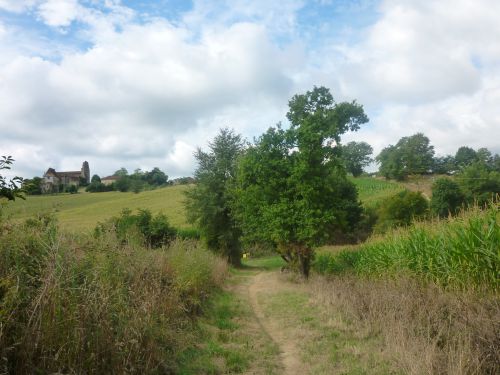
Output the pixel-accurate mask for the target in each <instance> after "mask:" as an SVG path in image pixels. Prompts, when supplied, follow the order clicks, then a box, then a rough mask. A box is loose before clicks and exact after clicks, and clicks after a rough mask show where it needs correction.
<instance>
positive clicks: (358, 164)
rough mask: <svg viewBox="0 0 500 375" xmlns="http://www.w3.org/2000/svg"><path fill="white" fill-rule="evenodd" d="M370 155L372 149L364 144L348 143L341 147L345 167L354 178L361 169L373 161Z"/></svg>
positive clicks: (361, 171)
mask: <svg viewBox="0 0 500 375" xmlns="http://www.w3.org/2000/svg"><path fill="white" fill-rule="evenodd" d="M372 154H373V148H372V146H370V145H369V144H368V143H366V142H349V143H347V144H346V145H345V146H342V158H343V159H344V162H345V167H346V169H347V172H350V173H352V175H353V176H354V177H358V176H360V175H361V173H363V168H364V167H366V166H367V165H368V164H370V163H371V162H372V161H373V159H372V158H371V155H372Z"/></svg>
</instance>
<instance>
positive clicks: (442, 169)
mask: <svg viewBox="0 0 500 375" xmlns="http://www.w3.org/2000/svg"><path fill="white" fill-rule="evenodd" d="M455 170H456V164H455V158H454V157H453V156H452V155H446V156H437V157H435V158H434V163H433V166H432V172H433V173H436V174H451V173H453V172H455Z"/></svg>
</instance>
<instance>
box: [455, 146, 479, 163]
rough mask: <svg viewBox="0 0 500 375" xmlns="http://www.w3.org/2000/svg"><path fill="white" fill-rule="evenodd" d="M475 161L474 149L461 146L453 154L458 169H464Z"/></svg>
mask: <svg viewBox="0 0 500 375" xmlns="http://www.w3.org/2000/svg"><path fill="white" fill-rule="evenodd" d="M476 160H477V154H476V151H474V149H472V148H470V147H467V146H462V147H460V148H459V149H458V150H457V153H456V154H455V163H456V164H457V167H459V168H465V167H467V166H469V165H471V164H472V163H474V162H475V161H476Z"/></svg>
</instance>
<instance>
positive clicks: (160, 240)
mask: <svg viewBox="0 0 500 375" xmlns="http://www.w3.org/2000/svg"><path fill="white" fill-rule="evenodd" d="M106 231H114V232H115V233H116V236H117V237H118V239H119V240H120V241H121V242H122V243H135V242H136V241H138V242H139V243H140V244H142V245H145V246H148V247H161V246H164V245H168V244H169V243H170V242H171V241H173V240H174V239H175V238H176V235H177V231H176V229H175V228H174V227H172V226H171V225H170V223H169V222H168V218H167V217H166V216H165V215H164V214H161V213H160V214H158V215H156V216H153V215H152V214H151V211H149V210H139V212H138V213H137V214H135V215H133V214H132V211H130V210H129V209H124V210H123V211H122V213H121V215H120V216H118V217H113V218H111V219H110V220H109V221H108V222H106V223H102V224H99V225H98V226H97V227H96V231H95V234H96V235H98V236H99V235H101V234H102V233H104V232H106Z"/></svg>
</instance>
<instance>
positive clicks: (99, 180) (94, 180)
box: [90, 174, 101, 183]
mask: <svg viewBox="0 0 500 375" xmlns="http://www.w3.org/2000/svg"><path fill="white" fill-rule="evenodd" d="M100 182H101V177H99V175H97V174H95V175H93V176H92V179H91V180H90V183H100Z"/></svg>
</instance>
